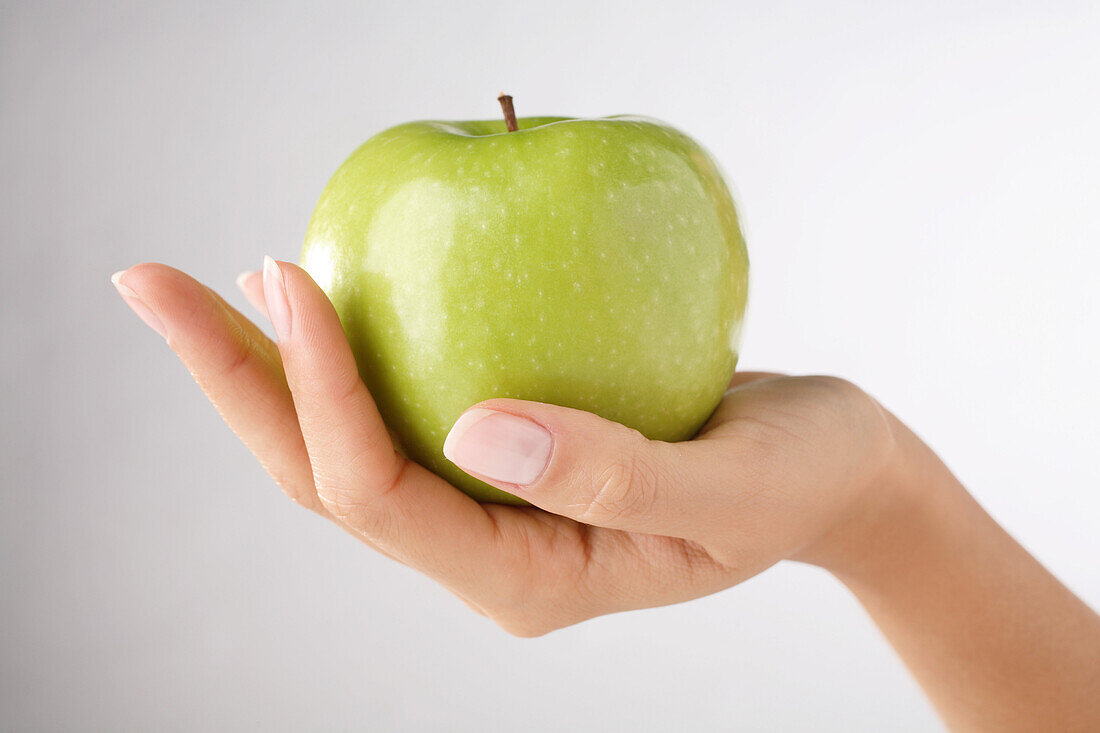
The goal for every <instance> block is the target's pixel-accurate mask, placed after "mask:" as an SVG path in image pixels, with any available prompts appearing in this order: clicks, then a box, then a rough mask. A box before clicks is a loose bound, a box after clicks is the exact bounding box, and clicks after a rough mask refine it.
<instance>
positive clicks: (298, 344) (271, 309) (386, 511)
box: [264, 258, 501, 589]
mask: <svg viewBox="0 0 1100 733" xmlns="http://www.w3.org/2000/svg"><path fill="white" fill-rule="evenodd" d="M264 295H265V300H266V302H267V309H268V313H269V315H270V317H271V321H272V325H273V326H274V328H275V332H276V334H277V336H278V342H279V351H280V353H281V354H282V361H283V368H284V370H285V373H286V378H287V383H288V384H289V385H290V391H291V394H292V396H293V399H294V407H295V409H296V411H297V413H298V422H299V424H300V426H301V430H302V437H303V438H304V440H305V444H306V451H307V452H308V454H309V459H310V463H311V464H312V466H313V475H314V480H315V483H316V486H317V495H318V496H319V497H320V499H321V501H322V502H323V503H324V504H325V506H326V507H327V508H328V510H329V511H330V512H331V513H332V514H334V515H335V516H337V517H339V518H341V519H342V520H343V521H344V522H345V523H346V524H347V525H348V526H350V527H351V528H353V529H355V530H356V531H358V532H360V533H362V534H363V535H365V536H366V537H367V538H369V539H370V540H371V541H372V542H373V543H374V544H377V545H378V546H380V547H381V548H383V549H385V550H387V551H389V552H390V553H392V554H393V555H394V556H396V557H398V558H399V559H401V560H402V561H404V562H406V563H407V564H409V565H411V566H413V567H415V568H417V569H419V570H421V571H423V572H425V573H428V574H429V575H432V576H433V577H436V578H437V579H440V580H445V581H451V582H454V583H457V584H459V585H460V587H463V588H467V589H469V588H474V589H476V588H479V587H483V586H484V585H485V584H486V583H487V582H494V581H492V580H491V576H493V574H494V572H493V571H494V569H496V568H499V566H500V557H501V552H500V549H499V544H500V542H499V534H498V532H497V528H496V524H495V522H494V520H493V518H492V517H491V516H490V515H489V514H488V513H487V512H486V511H485V509H484V508H483V507H482V506H481V505H480V504H478V503H477V502H476V501H474V500H473V499H471V498H470V497H468V496H466V495H465V494H463V493H462V492H460V491H458V490H457V489H455V488H454V487H452V486H451V485H450V484H448V483H447V482H446V481H444V480H443V479H441V478H439V477H438V476H436V475H435V474H433V473H431V472H430V471H428V470H427V469H425V468H423V467H422V466H420V465H418V464H416V463H414V462H412V461H410V460H408V459H406V458H405V457H404V456H402V455H400V454H399V453H398V452H397V451H396V450H395V449H394V446H393V444H392V442H391V441H390V437H389V433H388V432H387V431H386V427H385V425H384V424H383V422H382V417H381V415H379V413H378V409H377V407H376V406H375V403H374V400H373V399H372V398H371V395H370V393H369V392H368V391H367V387H366V385H365V384H363V381H362V379H360V377H359V371H358V368H357V367H356V364H355V358H354V356H353V355H352V352H351V347H350V346H349V345H348V341H347V337H346V336H345V335H344V331H343V329H342V328H341V326H340V321H339V319H338V317H337V315H336V310H335V309H334V308H333V307H332V304H331V303H330V302H329V300H328V298H327V297H326V296H325V294H324V292H323V291H322V290H321V289H320V288H319V287H318V286H317V284H316V283H315V282H313V279H312V278H311V277H310V276H309V275H308V274H307V273H306V272H305V271H304V270H302V269H301V268H299V267H297V266H295V265H292V264H289V263H286V262H278V263H276V262H275V261H274V260H272V259H270V258H268V259H267V260H266V261H265V263H264Z"/></svg>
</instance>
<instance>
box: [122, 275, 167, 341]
mask: <svg viewBox="0 0 1100 733" xmlns="http://www.w3.org/2000/svg"><path fill="white" fill-rule="evenodd" d="M125 272H126V271H125V270H119V271H118V272H116V273H115V274H114V275H111V283H112V284H113V285H114V286H115V290H117V291H118V294H119V295H121V296H122V300H123V301H125V302H126V305H128V306H130V310H132V311H133V312H134V313H136V314H137V317H138V318H140V319H141V320H143V321H145V325H146V326H148V327H149V328H151V329H153V330H154V331H156V332H157V333H158V334H160V337H161V338H162V339H164V340H165V341H167V340H168V331H167V330H166V329H165V328H164V323H163V322H162V321H161V320H160V319H159V318H157V314H156V313H153V311H151V310H149V306H147V305H145V303H143V302H141V298H139V297H138V294H137V293H135V292H134V290H133V288H130V287H127V286H126V285H124V284H122V283H121V282H119V278H121V277H122V275H123V274H124V273H125Z"/></svg>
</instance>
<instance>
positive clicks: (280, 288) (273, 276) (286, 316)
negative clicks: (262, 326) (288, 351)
mask: <svg viewBox="0 0 1100 733" xmlns="http://www.w3.org/2000/svg"><path fill="white" fill-rule="evenodd" d="M264 300H266V301H267V316H268V318H270V319H271V325H272V326H273V327H274V328H275V335H276V336H277V337H278V338H279V340H280V341H285V340H286V338H287V337H288V336H290V305H289V303H287V299H286V283H285V282H284V281H283V272H282V270H281V269H279V263H277V262H276V261H275V260H273V259H271V258H270V257H266V256H265V257H264Z"/></svg>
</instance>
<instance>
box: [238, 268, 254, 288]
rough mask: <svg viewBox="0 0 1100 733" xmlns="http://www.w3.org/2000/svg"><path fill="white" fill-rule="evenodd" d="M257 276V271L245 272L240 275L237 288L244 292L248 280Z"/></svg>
mask: <svg viewBox="0 0 1100 733" xmlns="http://www.w3.org/2000/svg"><path fill="white" fill-rule="evenodd" d="M255 274H256V271H255V270H245V271H244V272H242V273H241V274H240V275H237V288H238V289H240V290H244V284H245V282H246V281H247V280H248V278H250V277H252V276H253V275H255Z"/></svg>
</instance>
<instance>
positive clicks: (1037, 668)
mask: <svg viewBox="0 0 1100 733" xmlns="http://www.w3.org/2000/svg"><path fill="white" fill-rule="evenodd" d="M240 282H241V286H242V289H243V290H244V291H245V293H246V294H247V295H248V297H249V300H250V301H252V302H253V303H254V304H255V305H256V306H257V307H258V308H259V309H260V310H261V311H262V312H266V313H269V314H270V316H271V320H272V322H273V325H274V326H275V330H276V333H277V334H278V336H279V338H278V343H277V344H276V343H273V342H272V341H271V340H269V339H268V338H267V337H266V336H265V335H264V334H263V333H262V332H261V331H260V330H259V329H258V328H257V327H256V326H255V325H253V324H252V323H251V322H249V321H248V319H246V318H245V317H244V316H242V315H241V314H240V313H238V312H237V311H235V310H234V309H232V308H231V307H230V306H228V305H227V304H226V303H225V302H224V301H223V300H222V299H221V298H220V297H218V296H217V295H216V294H215V293H214V292H213V291H211V290H209V289H207V288H206V287H204V286H202V285H201V284H199V283H198V282H196V281H195V280H193V279H191V278H190V277H188V276H187V275H185V274H183V273H181V272H178V271H176V270H173V269H171V268H169V267H166V266H164V265H156V264H144V265H138V266H135V267H133V268H131V269H129V270H127V271H125V272H124V273H121V274H120V275H117V276H116V284H117V285H118V286H119V289H120V293H122V294H123V296H124V298H125V299H126V301H127V303H129V304H130V305H131V307H133V308H134V309H135V311H137V312H138V314H139V315H141V316H142V318H143V319H144V320H145V321H146V322H147V323H149V324H150V325H151V326H153V327H154V328H155V329H156V330H158V332H160V333H161V334H162V335H164V336H165V338H166V339H167V341H168V344H169V345H170V346H171V347H172V349H173V350H174V351H175V352H176V354H178V355H179V357H180V358H181V359H182V361H183V362H184V364H186V365H187V367H188V369H189V370H190V371H191V373H192V374H193V375H194V377H195V379H196V381H197V382H198V383H199V385H200V386H201V387H202V388H203V390H204V391H205V393H206V394H207V396H208V397H209V398H210V400H211V402H212V403H213V404H214V405H215V407H216V408H217V409H218V410H219V412H220V413H221V415H222V416H223V417H224V418H225V420H226V422H227V423H228V424H229V425H230V427H232V428H233V430H234V431H235V432H236V433H237V435H238V436H239V437H240V438H241V439H242V440H243V441H244V442H245V444H246V445H248V447H249V448H250V449H251V450H252V452H253V453H254V454H255V455H256V457H257V458H258V459H259V460H260V462H261V463H262V464H263V465H264V467H265V468H266V469H267V470H268V472H269V473H270V474H271V475H272V477H273V478H274V479H275V480H276V482H277V483H278V484H279V485H280V486H281V487H282V489H283V491H284V492H285V493H286V494H287V495H288V496H290V497H291V498H292V499H294V500H295V501H296V502H298V503H299V504H301V505H302V506H304V507H306V508H308V509H310V510H312V511H313V512H315V513H317V514H319V515H321V516H323V517H325V518H326V519H328V520H330V521H332V522H333V523H335V524H336V525H337V526H339V527H341V528H342V529H344V530H345V531H347V532H349V533H350V534H352V535H353V536H355V537H356V538H357V539H358V540H360V541H361V542H362V543H364V544H366V545H367V546H369V547H372V548H374V549H377V550H379V551H381V552H383V553H385V554H386V555H388V556H390V557H392V558H394V559H396V560H398V561H400V562H402V563H405V564H406V565H409V566H410V567H413V568H415V569H417V570H419V571H420V572H423V573H425V574H427V575H429V576H431V577H432V578H434V579H435V580H436V581H438V582H439V583H441V584H442V585H444V586H446V587H447V588H448V589H450V590H451V591H452V592H453V593H454V594H455V595H456V596H458V597H459V598H461V599H462V600H463V601H464V602H465V603H466V604H467V605H469V606H470V607H471V608H473V609H474V610H475V611H477V612H479V613H481V614H483V615H485V616H488V617H489V618H490V619H492V620H493V621H495V622H496V623H497V624H499V625H500V626H501V627H502V628H504V629H505V630H507V631H509V632H510V633H513V634H516V635H519V636H537V635H540V634H545V633H547V632H549V631H552V630H554V629H558V628H561V627H563V626H567V625H570V624H574V623H577V622H579V621H583V620H585V619H588V618H592V617H594V616H598V615H602V614H607V613H614V612H617V611H625V610H629V609H638V608H645V607H651V606H659V605H665V604H670V603H677V602H681V601H686V600H689V599H692V598H697V597H699V596H703V595H707V594H709V593H714V592H716V591H719V590H722V589H724V588H728V587H730V586H732V585H736V584H737V583H740V582H741V581H743V580H745V579H746V578H749V577H751V576H753V575H755V574H757V573H759V572H761V571H763V570H765V569H767V568H768V567H770V566H771V565H773V564H775V563H776V562H778V561H780V560H784V559H789V560H796V561H801V562H807V563H812V564H815V565H818V566H821V567H823V568H825V569H826V570H828V571H830V572H831V573H832V574H833V575H835V576H836V577H837V578H838V579H839V580H840V581H841V582H843V583H844V584H845V585H846V586H847V587H848V588H850V589H851V591H852V592H853V593H854V594H855V596H856V597H857V598H858V599H859V601H860V602H861V603H862V604H863V606H864V607H865V608H866V609H867V611H868V613H869V614H870V616H871V617H872V619H874V621H875V623H877V624H878V626H879V628H880V629H882V631H883V633H884V634H885V635H886V637H887V638H888V639H889V640H890V643H891V644H892V645H893V646H894V648H895V649H896V650H897V652H898V653H899V655H900V656H901V658H902V659H903V660H904V662H905V663H906V664H907V665H908V667H909V669H910V670H911V671H912V672H913V674H914V675H915V677H916V678H917V680H918V681H919V682H920V684H921V685H922V687H923V688H924V690H925V691H926V693H927V694H928V696H929V697H930V699H931V700H932V702H933V704H934V705H935V706H936V708H937V710H938V711H939V713H940V714H941V716H942V717H943V719H944V721H945V722H946V723H947V725H948V726H949V727H950V728H952V729H953V730H959V731H990V730H996V731H1017V730H1019V731H1035V730H1058V731H1086V730H1098V729H1100V663H1098V662H1100V618H1098V617H1097V615H1096V614H1095V613H1094V612H1093V611H1092V610H1090V609H1089V608H1088V607H1087V606H1086V605H1085V604H1084V603H1082V602H1081V601H1080V600H1079V599H1078V598H1076V597H1075V596H1074V595H1073V594H1072V593H1071V592H1070V591H1068V590H1067V589H1066V588H1065V587H1064V586H1062V585H1061V584H1060V583H1059V582H1058V581H1057V580H1056V579H1055V578H1054V577H1053V576H1052V575H1050V574H1049V573H1048V572H1047V571H1046V570H1045V569H1043V568H1042V566H1040V565H1039V564H1038V563H1037V562H1036V561H1035V560H1034V559H1033V558H1031V557H1030V556H1029V555H1028V554H1027V553H1026V552H1025V551H1024V550H1023V549H1022V548H1021V547H1020V546H1019V545H1017V544H1016V543H1015V542H1014V541H1013V540H1012V539H1011V538H1010V537H1009V536H1008V535H1007V534H1006V533H1005V532H1004V531H1003V530H1002V529H1001V528H1000V527H999V526H997V524H996V523H995V522H994V521H993V520H992V519H991V518H990V517H989V516H988V515H987V514H986V513H985V512H984V511H982V509H981V508H980V507H979V506H978V505H977V504H976V503H975V502H974V500H973V499H972V498H971V497H970V496H969V495H968V494H967V492H966V490H965V489H964V488H963V487H962V486H961V485H960V484H959V482H958V481H957V480H956V479H955V478H954V476H952V475H951V473H950V472H949V471H948V470H947V468H946V467H945V466H944V465H943V463H942V462H940V460H939V459H938V458H937V457H936V456H935V454H933V453H932V452H931V451H930V450H929V449H928V448H927V447H926V446H925V445H924V444H923V443H922V442H921V441H920V440H919V439H918V438H917V437H916V436H915V435H914V434H913V433H912V432H911V431H910V430H908V429H907V428H906V427H905V426H904V425H903V424H902V423H901V422H900V421H899V420H898V419H897V418H895V417H894V416H893V415H892V414H890V413H889V412H888V411H886V410H885V409H883V408H882V406H881V405H879V404H878V403H877V402H876V401H875V400H874V399H872V398H871V397H869V396H868V395H867V394H866V393H864V392H863V391H862V390H860V389H859V388H858V387H856V386H855V385H852V384H851V383H849V382H846V381H843V380H840V379H836V378H833V377H818V376H810V377H788V376H781V375H777V374H763V373H741V374H738V375H736V376H735V377H734V379H733V381H732V383H731V384H730V385H729V389H728V390H727V391H726V393H725V395H724V396H723V397H722V400H721V403H720V404H719V406H718V409H717V410H716V411H715V413H714V414H713V415H712V416H711V418H710V420H709V421H708V422H707V424H706V425H705V426H704V428H703V430H702V431H701V433H700V434H699V435H698V436H697V437H695V438H694V439H693V440H691V441H688V442H681V443H667V442H661V441H653V440H649V439H647V438H645V437H644V436H642V435H641V434H640V433H639V432H637V431H634V430H631V429H628V428H626V427H623V426H622V425H619V424H617V423H614V422H611V421H608V420H605V419H603V418H600V417H597V416H596V415H593V414H591V413H587V412H583V411H579V410H574V409H569V408H564V407H559V406H554V405H549V404H543V403H538V402H526V401H521V400H514V399H494V400H488V401H485V402H481V403H479V404H478V407H479V408H488V409H491V410H494V411H497V412H503V413H507V414H510V415H515V416H521V417H524V418H526V419H528V420H531V421H533V422H535V423H537V424H538V425H541V426H542V427H543V428H545V429H546V430H548V431H550V433H551V434H552V435H553V441H554V443H553V451H552V453H551V456H550V460H549V465H548V466H547V467H546V469H545V470H544V471H542V473H541V474H540V475H539V476H538V478H537V479H536V480H534V481H533V482H532V483H531V484H530V485H527V486H515V485H508V484H499V483H498V484H497V485H498V488H500V489H502V490H504V491H507V492H510V493H515V494H517V495H519V496H522V497H523V498H524V499H526V500H527V501H529V502H530V503H531V504H533V505H534V506H527V507H519V506H504V505H500V504H482V503H478V502H477V501H475V500H474V499H472V498H470V497H469V496H467V495H465V494H464V493H462V492H461V491H459V490H457V489H456V488H454V487H453V486H451V485H450V484H448V483H447V482H446V481H445V480H443V479H442V478H440V477H438V476H437V475H435V474H433V473H431V472H430V471H428V470H427V469H425V468H423V467H421V466H419V465H418V464H416V463H413V462H411V461H409V460H408V459H406V458H405V457H403V456H402V455H401V454H400V453H398V452H397V451H396V450H395V449H394V446H393V444H392V443H391V441H390V436H389V434H388V432H387V430H386V427H385V425H384V424H383V422H382V419H381V417H380V415H379V412H378V410H377V408H376V406H375V403H374V401H373V399H372V398H371V395H370V393H369V392H368V390H367V387H366V385H365V384H364V383H363V381H362V379H361V378H360V376H359V374H358V371H357V369H356V364H355V359H354V357H353V355H352V351H351V349H350V347H349V345H348V341H347V339H346V337H345V335H344V332H343V330H342V328H341V325H340V322H339V320H338V318H337V315H336V311H335V310H334V308H333V306H332V304H331V303H330V302H329V300H328V299H327V298H326V296H325V294H324V292H323V291H322V290H321V289H320V288H319V287H318V286H317V285H316V284H315V283H314V282H313V280H312V279H311V278H310V277H309V275H308V274H307V273H306V272H304V271H303V270H301V269H300V268H298V267H296V266H295V265H292V264H288V263H278V264H277V265H276V264H275V263H272V266H271V267H269V268H267V271H266V272H265V275H264V282H263V283H261V278H260V275H259V273H250V274H246V275H244V276H242V278H241V280H240ZM483 478H484V477H483Z"/></svg>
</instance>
